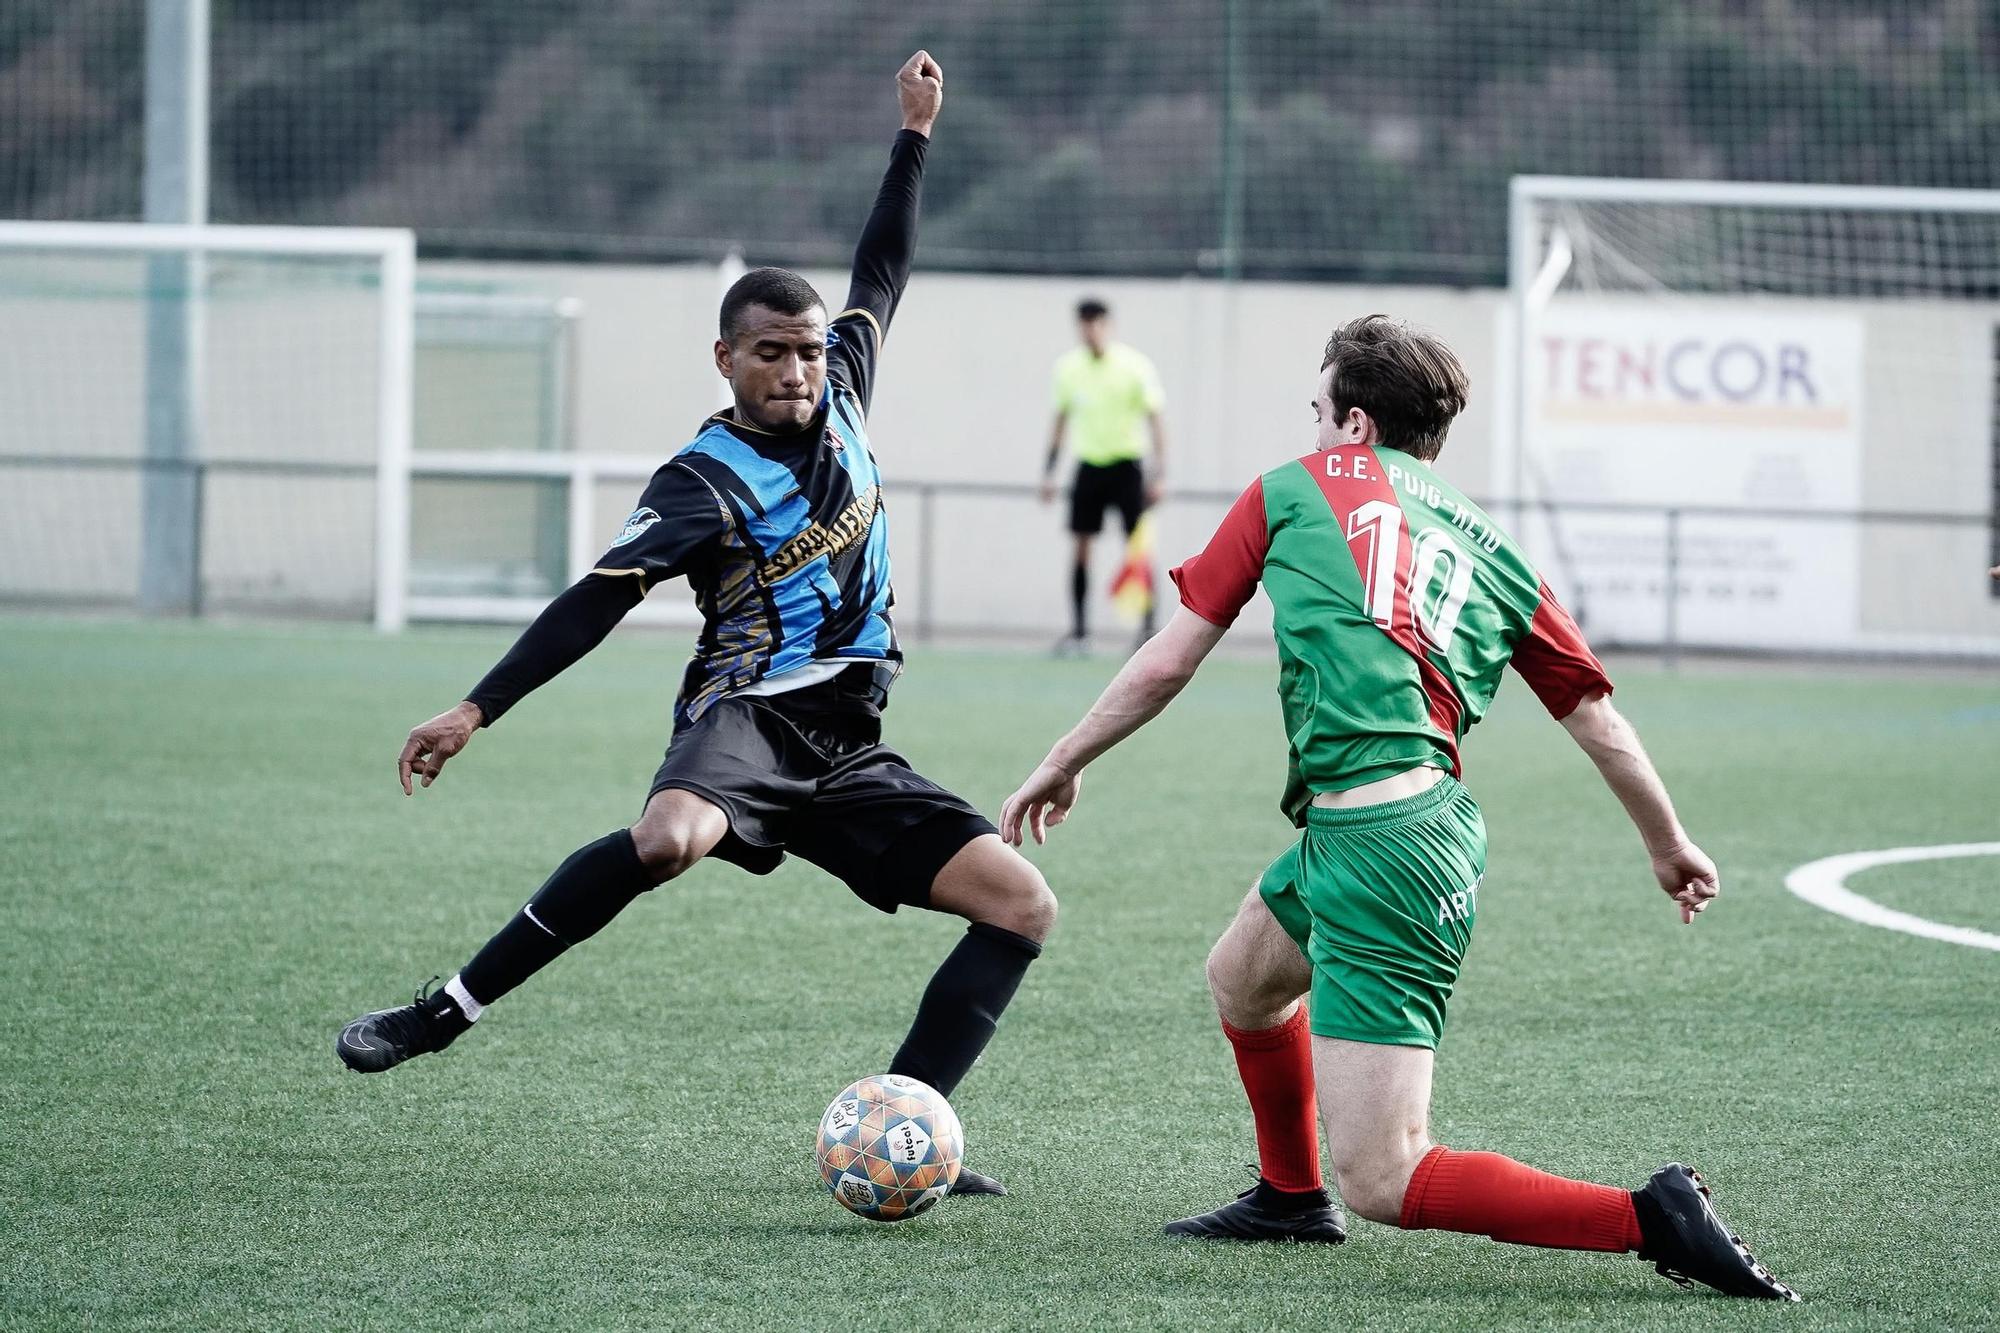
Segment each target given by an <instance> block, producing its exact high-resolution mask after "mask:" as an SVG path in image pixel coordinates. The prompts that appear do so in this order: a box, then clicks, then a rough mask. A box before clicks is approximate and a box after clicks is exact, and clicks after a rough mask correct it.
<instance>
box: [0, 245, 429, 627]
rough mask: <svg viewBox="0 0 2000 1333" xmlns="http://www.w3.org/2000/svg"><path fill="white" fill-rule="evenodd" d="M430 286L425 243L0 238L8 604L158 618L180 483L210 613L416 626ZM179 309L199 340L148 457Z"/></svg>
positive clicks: (195, 576) (1, 539) (3, 581)
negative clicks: (162, 339) (425, 305)
mask: <svg viewBox="0 0 2000 1333" xmlns="http://www.w3.org/2000/svg"><path fill="white" fill-rule="evenodd" d="M163 259H164V260H175V259H177V260H179V261H180V263H178V264H171V263H168V264H163V263H161V262H160V261H162V260H163ZM415 287H416V246H415V240H414V237H413V235H412V233H411V232H409V231H405V230H395V229H386V228H339V227H241V226H206V225H203V226H179V225H160V224H150V223H84V222H75V223H70V222H0V338H4V339H5V340H6V341H7V342H8V343H9V344H10V346H11V347H12V348H13V349H14V350H13V353H12V354H11V355H10V356H9V357H7V358H6V359H5V361H4V363H0V471H5V472H8V473H12V474H13V475H12V476H10V477H9V478H8V483H9V484H7V485H6V486H5V488H4V491H5V495H6V498H5V500H4V501H0V520H4V521H0V597H5V598H7V599H9V600H24V601H30V602H33V601H58V602H62V603H65V604H79V603H81V604H109V605H125V604H131V603H133V602H136V601H139V600H140V599H139V597H138V594H137V593H136V591H135V590H136V589H137V588H138V587H139V586H140V584H141V582H142V571H141V570H140V569H139V568H138V567H139V566H140V565H141V564H142V563H144V562H145V561H146V560H147V559H148V558H149V557H148V555H147V554H146V549H145V548H142V546H141V545H140V543H139V542H137V540H136V539H134V538H133V537H132V533H133V532H134V531H135V530H136V529H138V528H139V527H141V526H142V525H143V524H144V523H145V522H146V520H147V516H146V515H145V514H144V513H143V512H142V511H143V509H144V507H145V505H146V504H147V503H148V500H147V499H146V498H145V492H146V486H145V483H146V481H147V480H148V479H149V478H151V477H153V476H155V475H157V474H160V473H163V472H164V473H169V474H175V475H181V476H185V477H188V478H190V479H191V480H192V491H191V494H192V497H193V503H192V507H191V513H190V514H189V515H188V516H187V519H186V521H187V522H188V523H189V524H190V525H191V527H192V529H193V531H192V533H191V536H190V540H191V542H192V543H193V545H194V550H195V555H194V557H193V561H192V572H191V578H192V580H193V582H194V585H195V586H194V588H193V590H192V595H191V603H190V606H191V609H194V610H200V609H201V608H202V606H203V605H204V602H205V601H206V600H210V599H211V598H212V597H213V596H215V595H217V594H219V595H220V598H221V600H223V601H225V602H236V601H240V602H242V603H243V604H246V605H253V606H265V605H268V606H274V607H282V608H285V609H292V610H306V611H309V612H315V613H325V612H327V611H329V610H333V611H338V612H341V613H346V612H347V611H349V610H351V609H362V610H365V612H366V613H367V614H369V615H370V616H371V617H372V619H373V620H374V623H375V624H376V625H377V626H379V627H380V628H382V629H396V628H399V627H400V626H401V625H402V624H403V623H404V620H405V617H406V606H405V602H406V588H407V583H408V580H407V575H406V561H407V552H408V548H409V532H408V530H409V492H408V487H407V485H405V484H401V479H403V478H406V477H407V475H408V471H409V459H410V450H411V402H412V375H413V371H412V360H413V355H414V348H413V328H414V301H415ZM163 305H170V306H175V307H178V308H179V309H180V310H181V311H183V312H184V313H185V314H186V316H187V319H188V323H187V325H186V327H187V328H188V329H189V330H191V331H192V333H193V334H194V338H195V341H196V345H194V346H193V347H191V348H189V349H187V357H188V360H189V362H190V363H191V365H192V369H191V371H190V372H189V374H188V375H187V379H186V383H185V386H184V387H183V388H181V389H179V390H177V392H179V393H180V395H181V399H182V401H178V402H175V403H171V404H168V405H167V407H168V408H170V409H171V410H172V411H173V412H174V413H175V415H176V416H177V417H178V418H179V423H180V424H179V425H178V427H177V429H179V430H181V431H183V432H185V434H186V436H187V437H188V438H187V439H186V440H185V442H184V447H182V448H181V449H180V450H179V451H177V452H176V454H175V455H174V456H171V457H158V456H154V455H153V454H152V453H150V452H149V448H148V438H149V431H151V430H152V429H153V428H154V427H153V424H152V422H151V421H150V420H149V418H151V417H154V416H155V415H156V414H157V413H159V412H160V411H161V410H162V405H161V404H160V402H159V401H158V398H159V394H160V386H159V385H158V384H152V385H149V384H148V382H147V381H148V375H149V370H148V351H147V344H148V338H149V337H152V336H157V335H156V334H155V332H154V331H155V330H156V329H157V328H158V327H159V322H158V319H157V316H158V313H159V311H160V309H161V307H162V306H163ZM370 529H372V531H370ZM211 589H213V590H214V592H211V591H210V590H211Z"/></svg>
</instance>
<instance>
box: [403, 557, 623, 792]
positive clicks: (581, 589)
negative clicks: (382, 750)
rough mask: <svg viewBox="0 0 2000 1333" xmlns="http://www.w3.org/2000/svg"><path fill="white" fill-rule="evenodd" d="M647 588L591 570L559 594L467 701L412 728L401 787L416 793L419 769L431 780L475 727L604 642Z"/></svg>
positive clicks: (405, 748) (496, 716)
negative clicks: (414, 780) (413, 788)
mask: <svg viewBox="0 0 2000 1333" xmlns="http://www.w3.org/2000/svg"><path fill="white" fill-rule="evenodd" d="M645 595H646V589H645V585H644V584H643V583H642V582H641V581H640V579H638V578H636V577H631V576H628V575H611V574H587V575H585V576H584V577H583V578H582V579H579V580H578V581H577V582H576V583H574V584H572V585H571V586H570V587H569V588H567V589H565V590H564V591H563V592H561V593H560V594H558V595H557V596H556V598H555V600H554V601H552V602H550V603H549V604H548V605H547V606H545V607H543V608H542V613H541V614H540V615H539V616H536V617H535V621H534V623H533V624H532V625H529V626H528V628H527V629H526V630H524V631H522V633H521V637H520V638H518V639H516V640H515V641H514V646H513V647H512V648H510V649H508V650H507V655H506V656H505V657H503V658H501V659H500V661H499V662H498V663H496V664H495V665H494V667H493V669H492V670H491V671H489V672H487V673H486V675H485V677H484V678H482V679H481V680H480V682H479V683H478V684H477V685H475V686H473V687H472V692H471V693H470V694H468V695H466V696H465V699H464V701H463V702H461V703H460V704H459V705H458V706H457V707H456V708H452V709H450V710H448V711H446V712H443V713H439V714H438V715H437V716H436V717H434V718H432V719H431V720H430V721H428V722H425V723H423V724H421V725H420V726H417V727H414V728H412V729H411V731H410V735H409V738H408V739H407V740H405V741H404V742H403V750H402V753H401V754H399V755H397V756H396V777H397V780H398V781H400V782H401V783H402V784H403V794H404V795H405V796H408V795H410V794H411V792H410V780H411V778H413V777H415V778H418V779H421V781H422V783H423V785H424V786H426V787H428V786H430V785H431V783H433V782H435V781H437V776H438V774H439V773H440V772H441V771H443V769H444V766H445V763H446V761H447V760H449V759H450V758H451V757H452V756H453V755H455V754H457V753H458V752H459V751H460V750H463V749H464V748H465V747H466V745H467V744H468V743H470V742H471V740H472V736H473V733H474V732H476V731H478V730H479V728H481V727H483V726H490V725H491V724H492V723H494V722H497V721H498V720H499V718H500V715H501V714H502V713H504V712H506V711H507V710H508V709H509V708H512V707H513V706H514V705H515V704H517V703H519V702H520V701H521V700H522V699H523V698H525V697H526V696H527V695H528V694H529V693H530V692H531V691H533V690H535V689H538V688H540V687H541V686H543V685H546V684H548V683H549V682H550V681H552V680H554V679H555V678H556V677H557V676H559V675H561V674H562V672H563V671H565V670H566V669H568V668H569V667H571V666H573V665H575V664H576V662H577V661H578V660H579V659H581V658H582V657H583V655H584V654H585V653H588V652H589V651H590V650H591V649H593V648H595V647H596V646H597V645H598V644H600V643H602V642H604V636H605V635H607V634H609V633H610V632H611V630H612V628H613V627H614V626H615V625H617V623H618V622H619V621H620V620H623V619H624V618H625V613H626V612H627V611H630V610H631V609H632V608H633V607H635V606H637V605H638V604H639V602H640V600H641V599H642V598H643V597H644V596H645Z"/></svg>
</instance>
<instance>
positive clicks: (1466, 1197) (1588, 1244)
mask: <svg viewBox="0 0 2000 1333" xmlns="http://www.w3.org/2000/svg"><path fill="white" fill-rule="evenodd" d="M1401 1225H1402V1226H1403V1228H1404V1229H1405V1230H1409V1231H1418V1230H1422V1229H1425V1228H1434V1229H1436V1230H1439V1231H1464V1232H1469V1233H1471V1234H1472V1235H1475V1236H1491V1237H1493V1239H1495V1240H1504V1241H1508V1242H1511V1243H1512V1244H1515V1245H1546V1246H1549V1247H1551V1248H1553V1249H1558V1250H1612V1251H1624V1250H1636V1249H1638V1248H1639V1215H1638V1213H1637V1212H1635V1211H1634V1210H1633V1207H1632V1195H1631V1193H1630V1192H1629V1191H1627V1190H1621V1189H1613V1188H1612V1187H1611V1186H1609V1185H1591V1184H1587V1183H1586V1182H1584V1181H1581V1180H1565V1179H1564V1178H1563V1177H1561V1176H1552V1175H1550V1174H1549V1173H1548V1172H1546V1171H1537V1170H1535V1168H1533V1167H1532V1166H1523V1165H1521V1164H1520V1163H1519V1162H1516V1161H1514V1160H1513V1159H1511V1158H1507V1157H1502V1156H1501V1155H1500V1154H1499V1153H1494V1152H1453V1151H1452V1150H1451V1149H1449V1148H1446V1147H1443V1146H1442V1145H1440V1146H1439V1147H1436V1148H1433V1149H1431V1150H1430V1151H1429V1152H1428V1153H1426V1154H1425V1155H1424V1160H1423V1161H1421V1162H1419V1163H1417V1169H1416V1171H1415V1173H1414V1174H1412V1175H1411V1176H1410V1187H1409V1189H1408V1190H1407V1191H1406V1192H1405V1193H1404V1195H1403V1216H1402V1220H1401Z"/></svg>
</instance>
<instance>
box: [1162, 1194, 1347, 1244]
mask: <svg viewBox="0 0 2000 1333" xmlns="http://www.w3.org/2000/svg"><path fill="white" fill-rule="evenodd" d="M1166 1232H1167V1234H1168V1235H1169V1236H1184V1237H1189V1238H1192V1239H1196V1240H1274V1241H1289V1242H1293V1243H1298V1244H1315V1245H1338V1244H1340V1243H1341V1242H1342V1241H1344V1240H1346V1239H1347V1228H1346V1227H1345V1226H1343V1225H1342V1224H1341V1220H1340V1210H1339V1209H1338V1208H1336V1207H1334V1205H1333V1199H1332V1197H1331V1196H1330V1195H1328V1194H1327V1192H1326V1191H1325V1190H1323V1189H1318V1190H1313V1191H1312V1192H1311V1193H1309V1194H1292V1193H1287V1192H1285V1191H1283V1190H1278V1189H1273V1188H1272V1187H1271V1185H1270V1183H1269V1182H1268V1181H1265V1180H1262V1179H1259V1180H1258V1182H1257V1183H1256V1185H1255V1186H1253V1187H1252V1188H1250V1189H1247V1190H1244V1191H1243V1192H1242V1193H1241V1194H1239V1195H1237V1196H1236V1201H1235V1202H1234V1203H1225V1204H1223V1205H1222V1207H1220V1208H1218V1209H1216V1210H1215V1211H1214V1212H1212V1213H1203V1214H1201V1215H1200V1216H1199V1217H1183V1218H1182V1219H1181V1220H1180V1221H1178V1222H1169V1223H1167V1226H1166Z"/></svg>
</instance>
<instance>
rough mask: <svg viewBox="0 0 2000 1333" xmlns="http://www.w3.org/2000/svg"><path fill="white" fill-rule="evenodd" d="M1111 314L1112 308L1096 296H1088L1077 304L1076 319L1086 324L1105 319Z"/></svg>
mask: <svg viewBox="0 0 2000 1333" xmlns="http://www.w3.org/2000/svg"><path fill="white" fill-rule="evenodd" d="M1110 313H1111V307H1110V306H1108V305H1106V304H1104V302H1102V301H1100V300H1098V299H1097V298H1096V297H1094V296H1086V297H1084V298H1083V299H1082V300H1081V301H1078V302H1077V303H1076V317H1077V318H1078V319H1080V320H1082V321H1084V322H1085V323H1089V322H1090V321H1091V320H1093V319H1103V318H1104V317H1105V316H1106V315H1108V314H1110Z"/></svg>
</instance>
